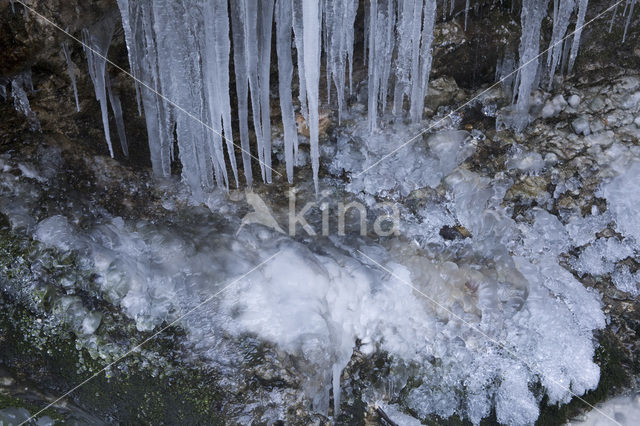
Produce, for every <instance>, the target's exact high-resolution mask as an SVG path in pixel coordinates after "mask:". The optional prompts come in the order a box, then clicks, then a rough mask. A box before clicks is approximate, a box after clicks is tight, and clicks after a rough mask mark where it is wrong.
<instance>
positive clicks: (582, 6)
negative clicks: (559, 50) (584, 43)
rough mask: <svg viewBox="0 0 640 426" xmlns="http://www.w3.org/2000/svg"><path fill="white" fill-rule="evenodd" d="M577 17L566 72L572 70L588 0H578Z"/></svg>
mask: <svg viewBox="0 0 640 426" xmlns="http://www.w3.org/2000/svg"><path fill="white" fill-rule="evenodd" d="M578 1H579V3H578V18H577V20H576V30H575V34H574V35H573V43H572V44H571V53H570V54H569V66H568V68H567V73H568V74H569V73H571V70H573V64H574V63H575V61H576V56H578V48H579V47H580V36H581V35H582V26H583V25H584V18H585V16H586V14H587V6H588V5H589V0H578Z"/></svg>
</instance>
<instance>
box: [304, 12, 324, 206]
mask: <svg viewBox="0 0 640 426" xmlns="http://www.w3.org/2000/svg"><path fill="white" fill-rule="evenodd" d="M302 22H303V31H302V32H303V50H304V55H303V57H304V73H305V80H306V90H307V103H308V106H309V111H308V120H307V123H308V125H309V134H310V137H309V143H310V144H311V168H312V169H313V182H314V186H315V189H316V194H317V193H318V169H319V168H320V165H319V158H320V151H319V147H318V121H319V117H318V102H319V93H318V92H319V84H320V24H321V22H322V18H321V9H320V5H319V4H318V3H316V2H308V3H305V4H304V8H303V9H302Z"/></svg>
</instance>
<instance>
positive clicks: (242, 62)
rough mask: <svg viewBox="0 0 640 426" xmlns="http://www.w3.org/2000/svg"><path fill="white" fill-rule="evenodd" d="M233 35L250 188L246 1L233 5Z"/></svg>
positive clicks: (242, 135) (243, 151) (239, 108)
mask: <svg viewBox="0 0 640 426" xmlns="http://www.w3.org/2000/svg"><path fill="white" fill-rule="evenodd" d="M230 4H231V33H232V36H233V68H234V71H235V77H236V95H237V97H238V119H239V124H238V127H239V128H240V146H241V147H242V166H243V170H244V176H245V180H246V182H247V185H248V186H251V185H252V183H253V173H252V171H251V156H250V155H249V152H250V149H251V148H250V145H249V99H248V96H249V75H248V70H247V66H248V65H247V42H246V41H245V37H246V30H245V28H244V22H245V20H246V18H245V15H246V1H244V0H238V1H232V2H231V3H230Z"/></svg>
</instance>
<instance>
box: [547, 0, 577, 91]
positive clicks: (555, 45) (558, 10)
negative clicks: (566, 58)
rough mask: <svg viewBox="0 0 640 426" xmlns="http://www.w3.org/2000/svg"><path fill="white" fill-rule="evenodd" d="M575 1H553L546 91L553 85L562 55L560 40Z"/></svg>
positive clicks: (565, 30)
mask: <svg viewBox="0 0 640 426" xmlns="http://www.w3.org/2000/svg"><path fill="white" fill-rule="evenodd" d="M575 5H576V2H575V0H554V17H553V31H552V35H551V41H550V43H549V51H548V53H547V66H548V67H549V83H548V89H549V90H550V89H551V86H552V85H553V77H554V75H555V72H556V69H557V68H558V64H559V62H560V57H561V55H562V42H561V40H562V38H563V37H564V35H565V34H566V32H567V28H568V27H569V21H570V19H571V14H572V13H573V10H574V9H575Z"/></svg>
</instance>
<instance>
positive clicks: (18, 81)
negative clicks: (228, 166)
mask: <svg viewBox="0 0 640 426" xmlns="http://www.w3.org/2000/svg"><path fill="white" fill-rule="evenodd" d="M27 92H33V81H32V80H31V70H27V71H24V72H22V73H20V74H18V75H17V76H15V77H13V78H12V79H11V97H12V98H13V107H14V108H15V109H16V111H19V112H21V113H22V114H24V116H25V117H27V121H28V123H29V128H30V129H31V130H32V131H38V132H39V131H41V128H40V121H38V117H37V116H36V113H35V112H34V111H33V110H32V109H31V105H30V104H29V98H28V97H27Z"/></svg>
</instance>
